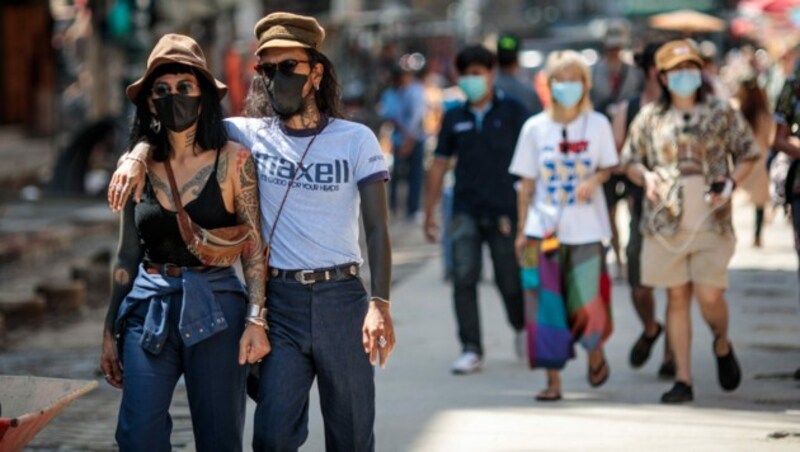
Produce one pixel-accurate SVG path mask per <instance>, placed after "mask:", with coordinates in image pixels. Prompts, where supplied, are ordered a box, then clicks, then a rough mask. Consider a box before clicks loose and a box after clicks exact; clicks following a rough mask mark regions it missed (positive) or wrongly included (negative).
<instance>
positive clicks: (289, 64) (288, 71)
mask: <svg viewBox="0 0 800 452" xmlns="http://www.w3.org/2000/svg"><path fill="white" fill-rule="evenodd" d="M300 63H308V60H295V59H294V58H290V59H288V60H283V61H281V62H280V63H261V64H256V65H255V67H254V68H255V70H256V72H258V74H259V75H261V76H262V77H266V78H270V79H271V78H273V77H275V72H277V71H280V73H281V74H283V75H292V74H294V70H295V68H297V65H299V64H300Z"/></svg>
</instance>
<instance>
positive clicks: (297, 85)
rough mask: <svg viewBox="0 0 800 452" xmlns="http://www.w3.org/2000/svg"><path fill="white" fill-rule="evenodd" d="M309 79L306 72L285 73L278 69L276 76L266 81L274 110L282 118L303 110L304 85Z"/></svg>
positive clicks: (287, 117)
mask: <svg viewBox="0 0 800 452" xmlns="http://www.w3.org/2000/svg"><path fill="white" fill-rule="evenodd" d="M307 80H308V75H306V74H289V75H285V74H282V73H281V72H280V71H277V72H276V73H275V76H274V77H272V78H271V79H270V80H269V82H266V86H267V94H269V100H270V102H271V103H272V110H273V111H275V113H276V114H277V115H278V116H280V117H281V119H289V118H291V117H292V116H294V115H296V114H298V113H300V112H301V111H302V110H303V87H304V86H305V85H306V81H307Z"/></svg>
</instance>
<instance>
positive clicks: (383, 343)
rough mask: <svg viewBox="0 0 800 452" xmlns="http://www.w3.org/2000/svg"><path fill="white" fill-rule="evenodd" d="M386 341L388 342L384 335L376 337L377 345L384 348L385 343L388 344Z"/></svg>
mask: <svg viewBox="0 0 800 452" xmlns="http://www.w3.org/2000/svg"><path fill="white" fill-rule="evenodd" d="M388 343H389V342H388V341H387V340H386V336H381V337H379V338H378V347H380V348H384V347H386V344H388Z"/></svg>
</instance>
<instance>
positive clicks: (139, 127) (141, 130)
mask: <svg viewBox="0 0 800 452" xmlns="http://www.w3.org/2000/svg"><path fill="white" fill-rule="evenodd" d="M164 74H193V75H194V76H195V77H196V78H197V82H198V84H199V86H200V117H199V118H198V120H197V133H196V134H195V143H197V144H198V146H199V147H200V150H201V152H203V151H209V150H216V149H221V148H222V147H223V146H225V143H226V142H227V141H228V134H227V133H226V132H225V125H224V124H223V123H222V119H223V115H222V105H221V104H220V102H219V95H218V94H217V89H216V87H215V86H214V85H213V84H212V83H211V82H210V81H209V80H208V79H207V78H205V77H204V76H203V75H202V74H200V73H199V72H197V71H195V70H194V69H192V68H191V67H189V66H185V65H183V64H178V63H169V64H165V65H162V66H159V67H157V68H156V69H155V70H154V71H153V73H152V74H150V76H148V77H147V80H145V83H144V86H143V87H142V89H141V90H140V91H139V96H138V97H137V99H136V115H135V116H134V119H133V124H132V125H131V133H130V139H129V141H130V147H131V149H133V147H134V146H136V144H137V143H139V142H140V141H146V142H147V143H149V144H150V145H152V146H153V153H152V156H153V159H154V160H155V161H157V162H163V161H164V160H166V159H167V158H169V156H170V155H172V148H171V147H170V145H169V138H168V135H167V130H166V127H163V126H162V127H161V130H159V131H158V132H156V131H154V130H153V129H152V128H151V127H150V124H151V123H152V121H153V119H154V118H155V115H153V113H152V112H150V106H149V105H148V103H147V99H148V97H149V96H150V90H151V89H152V88H153V81H154V80H155V79H157V78H158V77H161V76H162V75H164Z"/></svg>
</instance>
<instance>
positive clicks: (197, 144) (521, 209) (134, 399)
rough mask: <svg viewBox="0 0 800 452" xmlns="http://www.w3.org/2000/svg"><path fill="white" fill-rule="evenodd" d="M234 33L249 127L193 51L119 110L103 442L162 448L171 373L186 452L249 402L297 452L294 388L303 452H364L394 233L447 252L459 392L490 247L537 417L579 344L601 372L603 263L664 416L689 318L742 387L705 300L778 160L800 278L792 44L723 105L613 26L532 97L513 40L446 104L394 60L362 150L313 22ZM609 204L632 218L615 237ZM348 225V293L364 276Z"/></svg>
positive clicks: (658, 47)
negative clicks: (405, 229) (188, 437)
mask: <svg viewBox="0 0 800 452" xmlns="http://www.w3.org/2000/svg"><path fill="white" fill-rule="evenodd" d="M254 34H255V38H256V39H257V41H258V47H257V50H256V58H257V61H258V62H257V64H256V67H255V71H256V74H257V75H256V78H255V79H254V82H253V84H252V87H251V92H250V94H249V96H248V99H247V103H246V104H247V105H246V106H245V113H246V117H243V118H228V119H225V120H224V121H223V117H222V112H221V108H220V99H221V98H222V97H223V96H224V95H225V94H226V87H225V85H224V84H223V83H221V82H220V81H218V80H216V79H215V78H214V77H213V76H212V75H211V74H210V72H209V70H208V67H207V65H206V61H205V57H204V56H203V53H202V51H201V50H200V48H199V46H197V43H196V42H194V40H192V39H191V38H190V37H188V36H182V35H166V36H165V37H164V38H162V40H161V41H160V42H159V43H158V44H157V46H156V47H155V48H154V49H153V51H152V53H151V56H150V59H149V60H148V65H147V69H146V71H145V73H144V74H143V75H142V77H141V79H139V80H138V81H136V82H135V83H133V84H132V85H130V86H129V87H128V89H127V94H128V97H129V99H130V100H131V101H132V102H133V103H134V104H135V105H136V109H137V115H136V120H135V122H134V124H133V126H132V130H131V147H132V151H131V152H129V153H128V154H126V155H125V156H124V158H123V159H122V161H121V166H120V168H119V169H118V170H117V172H116V173H115V175H114V177H113V178H112V182H111V185H110V187H109V201H110V203H111V205H112V208H114V209H115V210H117V211H122V222H121V224H122V227H121V233H120V244H119V249H118V252H117V255H116V259H115V261H114V265H113V288H114V291H113V296H112V298H113V299H112V303H110V306H109V311H108V317H107V321H106V324H105V329H104V332H103V338H104V340H103V348H102V354H101V367H102V369H103V372H104V374H105V377H106V379H107V381H108V382H109V384H111V385H113V386H116V387H119V388H122V390H123V396H122V397H123V403H122V407H121V409H120V413H119V423H118V430H117V434H116V438H117V441H118V443H119V445H120V448H121V449H123V450H144V449H151V450H169V447H170V444H169V435H170V428H171V421H170V418H169V414H168V410H167V409H168V406H169V402H170V400H171V397H172V392H173V389H174V387H175V384H176V382H177V379H178V378H179V377H180V376H184V378H185V379H186V382H187V390H188V393H189V398H190V402H191V403H190V407H191V411H192V418H193V421H194V422H193V425H194V426H195V438H196V441H197V447H198V449H199V450H240V449H241V448H242V447H243V446H242V425H243V416H244V400H245V399H244V397H245V389H246V390H247V393H248V394H249V395H250V396H251V397H252V398H253V399H254V400H255V401H256V402H257V404H258V407H257V410H256V414H255V434H254V439H253V448H254V449H255V450H264V451H268V450H269V451H272V450H297V449H299V447H300V446H301V445H302V444H303V443H304V441H305V439H306V437H307V435H308V428H307V424H308V404H309V391H310V390H311V387H312V384H313V383H314V381H315V380H316V382H317V386H318V390H319V393H320V401H321V405H322V414H323V420H324V428H325V441H326V448H327V449H329V450H348V451H370V450H374V449H375V438H374V435H373V427H374V422H375V384H374V367H373V366H374V365H380V366H385V365H386V362H387V359H388V357H389V356H390V354H391V352H392V350H393V349H394V347H395V343H396V338H395V333H394V327H393V323H392V316H391V309H390V308H391V301H390V282H391V245H390V240H389V224H390V221H389V215H390V212H391V213H394V215H395V216H397V217H400V218H401V219H403V220H402V221H406V222H411V223H418V224H421V226H422V229H423V233H424V235H425V237H426V238H427V239H428V240H429V241H430V242H438V241H444V246H445V250H446V252H445V256H446V258H445V268H446V272H445V276H446V278H447V279H448V280H449V281H450V283H451V284H452V287H453V307H454V313H455V319H456V325H457V332H456V333H457V334H456V336H457V338H458V342H459V347H460V350H459V352H458V356H457V357H456V359H455V361H454V362H453V363H452V365H451V366H450V370H451V371H452V373H454V374H457V375H469V374H473V373H475V372H478V371H480V370H481V369H482V367H483V363H484V356H485V355H486V354H487V353H490V351H488V350H486V349H485V347H484V344H483V341H482V334H481V329H482V326H481V318H480V314H479V312H480V311H479V302H478V284H479V283H480V280H481V278H482V275H483V261H484V258H483V256H484V254H483V251H484V245H487V246H488V250H489V255H490V257H491V262H492V267H493V268H492V274H493V277H494V282H495V285H496V287H497V289H498V291H499V292H500V295H501V299H502V301H503V304H504V307H505V311H506V316H507V323H508V325H509V330H510V331H509V333H510V334H509V338H510V342H511V344H512V347H513V349H514V352H515V355H516V356H517V358H518V359H519V360H521V361H525V362H527V363H528V364H529V366H530V367H531V368H537V369H544V370H545V374H546V385H545V387H544V388H543V389H542V390H541V391H540V392H538V393H537V394H536V395H535V399H536V400H537V401H540V402H556V401H558V400H560V399H561V398H562V394H563V388H562V383H561V378H560V372H561V371H562V370H563V369H564V367H565V366H566V365H567V363H568V362H569V361H570V360H571V359H573V358H574V357H575V350H574V349H575V346H576V345H580V346H581V347H583V348H584V349H585V350H586V352H587V353H586V356H587V362H586V379H587V383H588V384H589V385H590V386H591V387H599V386H601V385H603V384H606V382H607V381H608V380H609V378H610V377H611V375H612V373H611V369H612V367H613V366H614V365H616V363H612V362H609V360H607V357H606V355H605V353H604V345H605V343H606V341H607V340H608V339H609V338H610V336H611V335H612V333H613V325H614V320H613V319H614V316H613V312H612V299H613V294H612V272H610V271H609V268H608V263H607V254H609V253H608V251H611V252H612V255H613V262H614V263H615V264H616V272H615V273H616V276H618V277H623V276H627V281H628V283H629V285H630V287H631V298H632V300H631V301H632V303H633V306H634V308H635V310H636V313H637V315H638V318H639V321H640V322H641V326H642V333H641V335H640V336H639V337H638V338H637V339H636V341H635V342H634V343H633V344H632V347H631V351H630V356H629V365H630V366H631V367H632V368H634V369H636V368H639V367H641V366H642V365H643V364H644V363H645V362H646V361H647V360H648V359H649V357H650V355H651V354H652V349H653V347H654V345H655V344H656V342H657V341H658V339H659V338H660V337H661V336H665V341H664V351H663V357H662V362H661V366H660V368H659V371H658V375H659V377H662V378H665V379H670V380H673V381H672V387H671V388H670V389H669V390H667V391H666V392H664V393H663V394H662V395H661V397H660V400H661V402H663V403H684V402H690V401H692V400H693V399H694V385H693V380H692V366H691V350H692V348H691V338H692V328H691V325H692V322H691V306H692V303H693V300H695V299H696V300H697V302H698V305H699V307H700V312H701V314H702V316H703V319H704V320H705V323H706V324H707V325H708V327H709V329H710V330H711V332H712V335H713V337H714V341H713V349H712V351H711V352H712V354H713V356H714V357H715V360H716V372H717V376H718V381H719V384H720V386H721V387H722V388H723V389H724V390H726V391H733V390H735V389H737V387H738V386H739V384H740V382H741V379H742V369H741V368H740V366H739V363H738V361H737V358H736V355H735V353H734V347H733V342H734V339H735V336H736V335H735V332H732V331H730V321H729V313H728V306H727V302H726V299H725V290H726V288H727V286H728V276H727V271H728V265H729V263H730V260H731V258H732V256H733V253H734V250H735V246H736V237H735V235H734V230H733V224H732V221H731V219H732V203H731V197H732V194H733V192H734V190H735V189H736V188H737V187H742V188H744V189H745V190H747V192H748V194H749V196H750V200H751V202H752V203H753V204H754V206H755V222H756V228H755V231H756V232H755V236H754V237H753V245H754V246H756V247H760V246H762V244H763V241H764V232H763V231H764V224H765V221H766V218H767V216H768V211H770V210H775V211H780V210H781V209H774V208H773V209H771V207H773V204H774V202H773V201H772V199H774V198H775V197H776V195H775V193H777V192H778V191H779V190H778V189H777V185H779V184H777V183H776V182H775V179H777V178H778V176H777V175H776V176H772V174H773V171H772V170H770V169H769V165H770V164H772V165H773V166H774V165H776V164H778V162H779V161H783V162H784V164H783V167H785V170H786V171H785V174H783V175H781V176H782V181H784V182H783V187H781V189H782V194H783V199H784V201H785V203H786V204H788V206H789V209H788V211H789V212H790V213H791V216H792V222H793V225H794V230H795V246H796V248H797V251H798V259H800V215H798V213H797V212H798V211H797V209H800V171H797V164H796V162H797V161H800V118H798V117H797V115H798V112H800V71H798V72H792V70H790V68H791V66H792V65H793V64H794V62H795V61H796V59H795V55H794V54H795V50H794V49H784V51H783V52H782V53H780V54H779V57H778V62H779V63H780V64H776V66H775V67H773V68H762V67H758V65H757V64H755V62H745V64H744V66H746V67H747V69H748V70H747V71H745V72H746V74H745V76H741V77H738V78H735V80H734V81H735V83H734V86H725V82H726V78H725V77H726V74H725V70H724V69H725V68H723V70H722V71H719V73H717V71H716V69H714V68H715V67H716V63H717V61H716V60H715V58H717V56H716V53H715V51H714V52H712V51H709V50H708V49H709V48H708V46H706V47H705V51H704V46H702V45H698V44H697V43H695V42H693V41H691V40H686V39H678V40H671V41H664V42H651V43H643V45H642V46H641V48H639V49H637V52H636V54H635V57H634V58H633V59H632V60H630V61H629V60H628V59H626V54H627V49H628V47H630V45H631V42H630V36H629V30H627V28H626V27H625V26H623V25H622V24H613V23H612V24H611V26H609V28H608V31H607V33H606V36H605V39H604V41H603V50H602V56H601V58H600V59H599V61H598V62H597V63H596V64H594V65H593V66H592V65H590V64H589V63H588V62H587V59H586V58H585V56H584V55H583V54H581V53H579V52H577V51H574V50H568V49H562V50H557V51H553V52H551V53H550V54H549V55H548V57H547V59H546V62H545V65H544V67H543V69H542V70H541V72H540V73H539V74H538V75H537V80H539V81H540V82H539V84H538V85H536V86H535V85H534V83H533V80H534V79H533V78H530V79H527V78H525V77H524V74H523V72H522V70H521V67H520V63H519V59H518V55H519V53H520V51H521V50H522V45H521V41H520V40H519V39H518V38H517V37H515V36H513V35H510V34H502V35H500V36H499V37H498V40H497V45H496V48H495V49H494V50H495V51H492V50H490V49H488V48H486V47H484V46H482V45H468V46H465V47H463V48H461V49H459V50H458V51H457V53H456V55H455V56H454V58H453V67H454V70H455V72H454V73H453V74H451V76H452V77H451V78H452V86H451V87H449V88H448V89H444V87H441V86H439V87H437V86H432V84H434V85H435V84H436V83H437V82H436V80H437V79H436V78H432V77H423V76H422V75H423V74H424V72H422V71H420V70H421V69H422V68H421V67H419V66H418V65H416V64H414V61H412V60H413V59H409V58H405V59H401V60H400V61H397V62H395V63H396V64H394V63H392V62H390V64H389V65H388V70H389V72H390V77H388V78H387V80H389V83H388V85H387V86H386V89H385V90H384V91H383V93H382V95H381V101H380V105H379V108H378V111H379V114H380V115H381V117H382V119H383V120H384V121H386V123H387V124H389V125H390V126H391V127H390V130H391V132H390V137H389V140H388V146H386V145H385V146H382V143H381V142H379V140H378V139H377V138H376V136H375V135H374V134H373V133H372V132H371V131H370V130H369V129H367V128H366V127H365V126H363V125H360V124H356V123H354V122H351V121H348V120H346V119H345V118H344V117H343V115H342V113H341V108H340V106H339V97H340V91H339V84H338V81H337V78H336V71H335V65H334V64H333V63H332V62H331V61H330V60H329V59H328V58H327V57H326V56H325V55H324V54H323V53H322V52H321V45H322V42H323V40H324V39H325V30H324V29H323V28H322V26H321V25H320V24H319V23H318V22H317V20H316V19H314V18H312V17H307V16H299V15H295V14H290V13H273V14H270V15H268V16H267V17H264V18H263V19H261V20H260V21H259V22H258V23H257V24H256V26H255V29H254ZM415 61H416V60H415ZM776 68H777V69H776ZM767 69H768V70H767ZM446 79H447V78H446V77H442V78H441V79H439V80H446ZM431 80H434V81H433V82H431ZM782 80H785V81H784V82H783V83H781V81H782ZM781 84H782V88H781V89H780V90H775V88H774V87H775V86H778V85H781ZM534 87H535V88H536V89H534ZM434 91H436V93H435V94H433V92H434ZM726 92H731V93H734V94H733V95H732V96H728V95H727V94H725V93H726ZM771 92H775V93H776V94H774V96H776V97H775V98H774V99H772V98H771V96H770V93H771ZM543 94H544V95H543ZM728 97H730V98H728ZM437 104H438V105H437ZM771 105H774V107H772V106H771ZM773 108H774V115H773V114H772V113H773V111H772V109H773ZM441 112H444V113H443V115H442V114H441ZM433 132H435V133H433ZM387 147H388V148H387ZM387 153H388V154H390V155H391V158H387V155H386V154H387ZM426 167H427V176H426V175H425V168H426ZM400 182H405V185H406V189H405V191H404V197H403V196H401V195H400V193H401V190H400V186H401V184H400ZM179 186H180V189H179V188H178V187H179ZM771 194H772V195H773V196H770V195H771ZM401 200H402V201H404V202H405V205H404V207H403V208H401V206H400V204H401ZM423 201H424V202H423ZM440 203H442V204H443V207H444V208H443V209H441V210H440V209H438V206H439V204H440ZM619 205H625V206H627V208H628V211H629V212H630V218H631V221H630V223H629V225H628V226H627V228H626V230H627V234H621V233H620V232H622V231H618V228H617V226H616V216H617V215H616V214H617V208H618V206H619ZM440 212H444V213H445V215H440ZM771 215H773V216H774V215H775V213H771ZM279 220H280V221H279ZM359 221H360V222H361V224H359ZM362 228H363V231H364V235H365V239H366V244H367V247H366V251H367V253H368V255H369V256H368V257H369V266H370V273H371V286H370V287H369V288H367V287H365V285H364V284H363V282H362V281H361V279H360V277H359V272H360V267H361V265H362V264H363V262H364V260H363V259H362V256H361V249H360V247H359V235H360V231H361V230H362ZM624 236H626V237H628V242H627V244H626V246H625V248H624V249H625V252H623V251H622V250H623V244H622V243H621V242H620V238H621V237H624ZM237 260H240V261H241V263H242V267H243V270H244V276H245V282H246V288H245V287H244V286H243V285H242V284H241V283H240V282H239V280H238V279H237V278H236V276H235V273H234V270H233V265H234V264H235V263H236V261H237ZM798 268H800V265H799V266H798ZM799 272H800V270H799ZM267 282H268V284H267ZM661 289H663V290H664V291H665V292H666V296H667V304H666V306H664V307H660V306H658V305H657V303H656V301H655V296H654V295H655V294H654V291H655V290H661ZM662 310H663V311H664V312H665V316H664V317H663V319H662V320H660V321H659V320H658V319H659V318H660V317H661V316H660V315H659V314H660V312H661V311H662ZM400 343H401V344H402V341H401V342H400ZM796 377H799V378H800V370H798V375H796ZM210 382H211V383H213V384H210ZM654 399H655V397H654ZM219 413H224V416H218V414H219ZM142 431H146V432H148V434H147V435H142V434H141V433H140V432H142Z"/></svg>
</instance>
